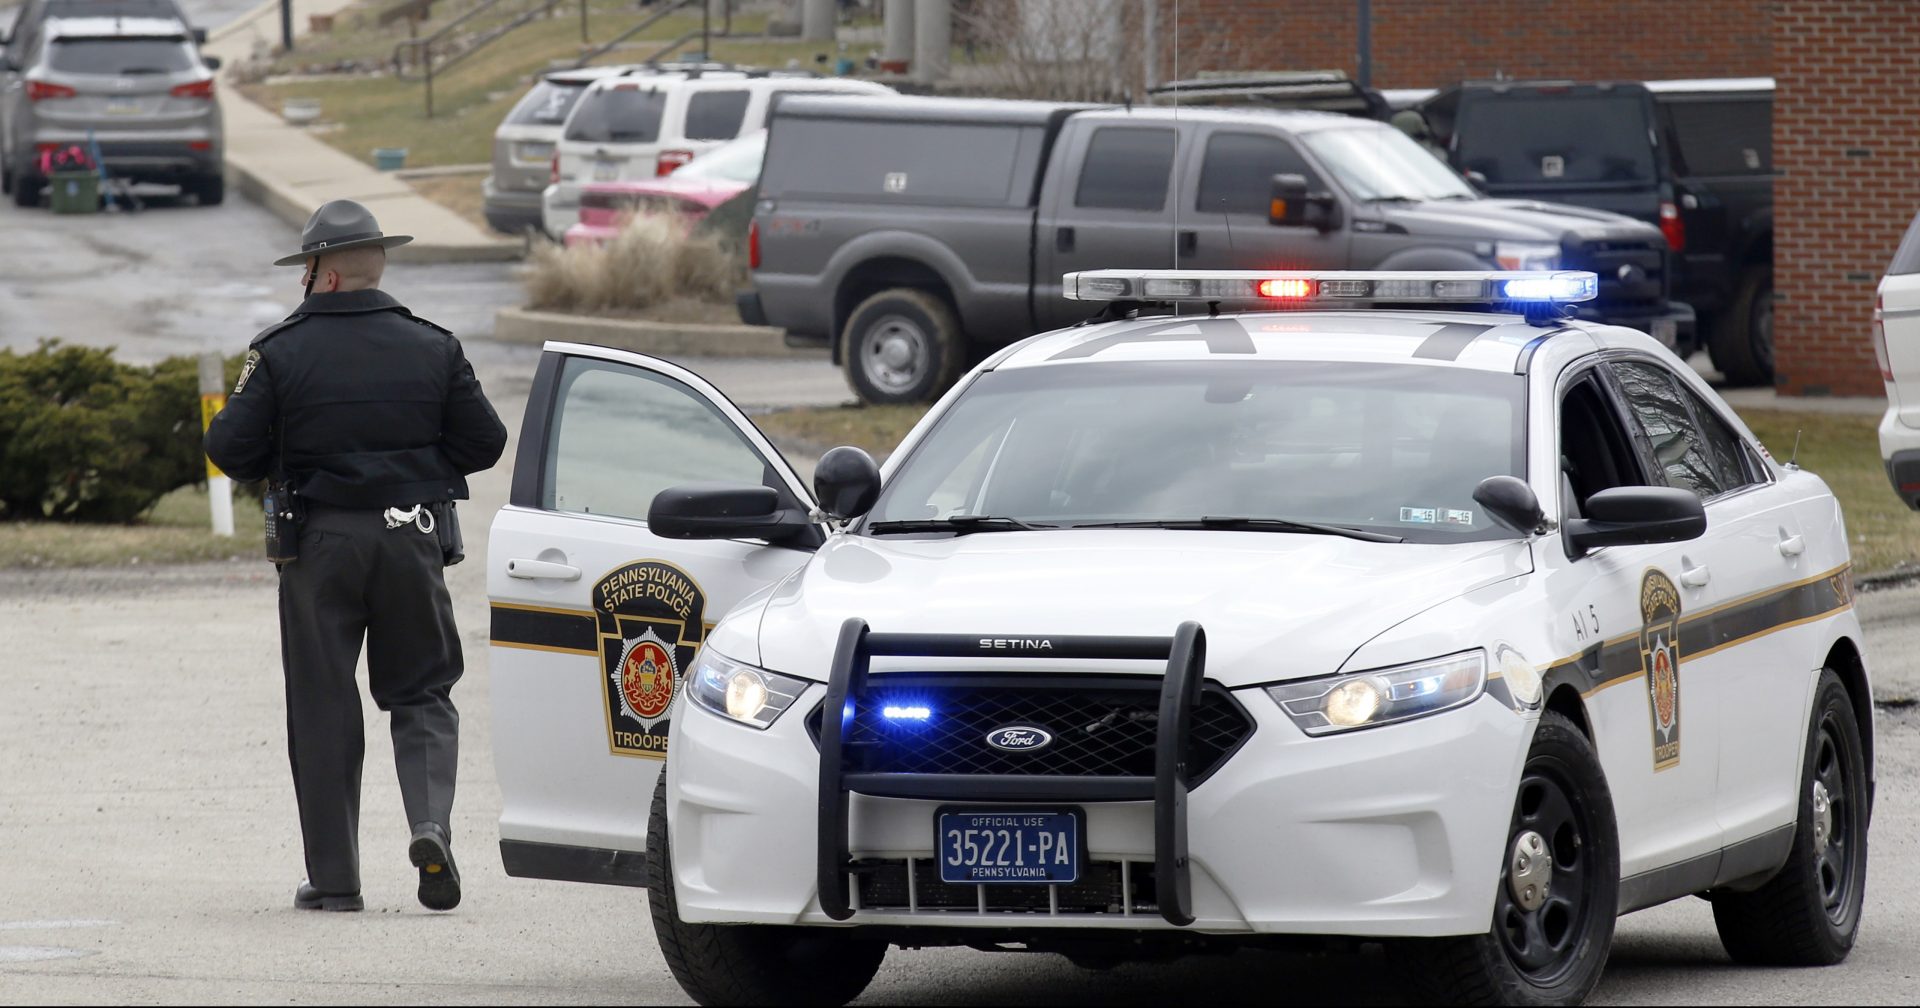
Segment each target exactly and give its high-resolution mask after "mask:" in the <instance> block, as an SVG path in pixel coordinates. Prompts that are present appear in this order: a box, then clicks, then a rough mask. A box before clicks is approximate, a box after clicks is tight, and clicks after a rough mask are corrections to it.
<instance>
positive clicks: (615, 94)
mask: <svg viewBox="0 0 1920 1008" xmlns="http://www.w3.org/2000/svg"><path fill="white" fill-rule="evenodd" d="M666 108H667V96H666V94H665V93H664V92H661V91H653V90H647V91H642V90H640V87H639V85H637V84H616V85H614V86H612V87H607V88H597V89H590V90H589V91H588V92H587V94H586V97H584V98H581V99H580V102H579V104H578V105H576V106H575V107H574V110H573V114H572V115H570V116H568V117H567V134H566V136H567V139H568V140H584V141H589V142H594V143H652V142H654V141H655V140H657V139H659V138H660V119H661V116H662V115H663V114H664V113H665V112H666Z"/></svg>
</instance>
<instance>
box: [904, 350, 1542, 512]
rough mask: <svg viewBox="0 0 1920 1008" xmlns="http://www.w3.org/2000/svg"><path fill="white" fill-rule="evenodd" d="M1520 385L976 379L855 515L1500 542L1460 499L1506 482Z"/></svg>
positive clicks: (1203, 373)
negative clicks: (1231, 521) (1218, 520)
mask: <svg viewBox="0 0 1920 1008" xmlns="http://www.w3.org/2000/svg"><path fill="white" fill-rule="evenodd" d="M1524 388H1525V386H1524V379H1523V378H1520V377H1518V376H1515V375H1512V374H1499V373H1491V372H1478V371H1474V372H1468V371H1462V370H1455V369H1451V368H1446V369H1441V368H1423V367H1417V366H1413V365H1404V364H1403V365H1389V364H1352V363H1345V362H1338V363H1336V362H1304V363H1303V362H1290V361H1289V362H1281V361H1249V360H1235V361H1231V362H1221V361H1213V360H1200V361H1169V362H1166V363H1163V364H1161V363H1157V364H1155V365H1154V366H1153V367H1151V368H1147V367H1141V366H1139V365H1137V364H1121V363H1116V364H1103V363H1081V364H1074V365H1072V366H1069V367H1034V368H1014V369H1009V370H1001V371H994V372H990V373H988V374H985V375H982V376H981V377H980V378H979V379H978V380H976V381H975V382H974V383H973V384H972V385H970V386H969V387H968V389H967V392H966V394H965V395H964V396H963V397H961V399H960V400H959V401H958V402H956V403H955V404H954V405H953V407H952V408H951V409H949V410H948V411H947V412H946V413H944V414H943V415H942V416H941V418H940V419H939V421H938V423H937V424H936V425H935V427H934V428H933V429H932V430H931V431H930V432H928V434H927V435H926V437H925V438H924V439H923V440H922V441H921V442H920V443H919V445H918V446H917V447H916V448H915V449H914V450H913V452H912V454H911V455H910V456H909V457H908V458H907V459H905V460H904V461H903V462H902V463H901V465H900V467H899V469H898V470H897V471H896V472H895V473H894V474H893V476H892V478H891V479H890V480H889V481H888V484H887V489H886V491H885V492H884V493H883V495H882V496H881V499H880V501H879V502H878V503H877V504H876V505H875V508H874V511H873V520H874V521H892V520H911V519H920V518H942V517H949V516H951V515H955V514H963V513H981V514H992V515H1001V516H1005V517H1011V518H1018V519H1021V520H1024V521H1031V522H1037V523H1044V524H1049V525H1064V526H1075V525H1097V524H1101V523H1110V522H1117V521H1118V522H1128V521H1162V520H1165V521H1182V520H1186V521H1191V520H1197V519H1199V518H1202V517H1207V516H1235V517H1251V518H1278V519H1293V520H1305V521H1315V522H1330V523H1334V524H1339V525H1347V526H1363V527H1369V528H1374V529H1377V530H1380V531H1385V532H1390V533H1392V534H1394V535H1399V536H1403V537H1405V538H1407V539H1409V540H1415V541H1424V542H1455V541H1461V540H1466V539H1491V538H1501V537H1505V536H1508V535H1510V534H1511V533H1510V532H1507V531H1506V530H1503V529H1501V528H1500V527H1499V526H1497V525H1496V524H1495V523H1494V522H1493V520H1492V519H1491V518H1490V517H1489V516H1488V515H1487V514H1486V513H1485V512H1484V511H1483V510H1482V509H1481V508H1480V507H1479V505H1477V504H1476V503H1474V500H1473V491H1474V488H1475V487H1477V486H1478V485H1479V484H1480V481H1481V480H1484V479H1486V478H1487V477H1489V476H1497V475H1518V474H1519V473H1520V472H1521V465H1522V456H1521V450H1522V448H1523V446H1524V438H1523V436H1522V433H1521V432H1522V428H1523V424H1522V423H1521V416H1522V413H1523V410H1524V407H1523V405H1522V402H1521V396H1522V394H1523V392H1524Z"/></svg>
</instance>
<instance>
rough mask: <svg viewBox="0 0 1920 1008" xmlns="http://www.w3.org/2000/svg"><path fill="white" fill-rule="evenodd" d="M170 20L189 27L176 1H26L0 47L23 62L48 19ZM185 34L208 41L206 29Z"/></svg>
mask: <svg viewBox="0 0 1920 1008" xmlns="http://www.w3.org/2000/svg"><path fill="white" fill-rule="evenodd" d="M79 17H104V18H151V17H157V18H172V19H173V20H176V21H179V22H180V23H181V24H190V23H191V21H190V20H189V19H188V17H187V12H186V10H185V9H184V8H182V7H181V6H180V4H179V0H26V3H24V4H21V5H20V9H19V13H17V14H16V15H14V19H13V25H12V27H10V28H8V29H7V31H6V32H5V33H4V34H0V45H4V46H5V47H6V49H7V54H8V55H10V56H14V57H16V61H17V62H24V60H23V59H19V57H22V56H23V55H24V53H25V51H26V46H27V45H29V44H31V43H32V42H34V41H35V30H36V29H38V28H39V27H40V25H41V24H43V23H44V22H46V21H47V20H48V19H49V18H79ZM187 33H188V34H189V35H191V36H192V37H193V41H194V44H195V45H199V44H202V43H204V42H206V41H207V30H206V29H205V28H189V29H187ZM16 44H17V45H18V48H16Z"/></svg>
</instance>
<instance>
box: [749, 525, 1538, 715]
mask: <svg viewBox="0 0 1920 1008" xmlns="http://www.w3.org/2000/svg"><path fill="white" fill-rule="evenodd" d="M1530 569H1531V560H1530V554H1529V552H1528V549H1527V546H1526V545H1525V544H1524V543H1522V542H1520V541H1518V540H1500V541H1494V542H1478V543H1461V544H1454V545H1416V544H1405V543H1403V544H1387V543H1366V542H1360V541H1357V540H1353V539H1347V538H1344V537H1340V536H1331V535H1292V534H1282V533H1269V532H1210V531H1173V530H1157V529H1151V530H1146V529H1142V530H1112V531H1106V530H1077V531H1059V532H1050V531H1036V532H994V533H976V534H973V535H966V536H958V537H946V538H931V539H924V538H923V539H901V538H894V537H886V538H875V537H869V536H855V535H840V536H835V537H833V538H832V539H831V540H829V541H828V542H827V544H826V545H825V546H823V547H822V548H821V549H820V551H819V553H818V554H817V555H816V556H815V557H814V558H813V560H812V561H810V562H809V563H808V564H807V565H806V566H805V567H803V568H802V569H801V570H800V571H799V572H797V573H796V574H795V575H793V576H792V577H791V578H789V579H788V580H786V581H785V582H783V583H782V584H781V585H780V586H779V587H778V588H776V589H775V590H774V591H773V592H771V593H770V594H769V595H767V596H765V597H764V602H761V603H757V605H758V607H759V611H758V616H759V633H758V635H757V636H758V641H759V648H758V650H759V654H758V655H757V656H755V655H745V654H739V655H734V657H737V658H741V659H744V660H750V661H751V660H757V661H758V662H759V663H760V664H762V665H764V666H765V667H767V668H769V669H773V670H775V671H780V672H786V673H789V674H792V675H799V676H803V677H806V678H809V679H815V680H824V679H826V677H827V670H828V668H829V667H830V665H831V663H832V658H833V651H834V644H835V641H836V639H837V637H838V636H839V632H840V626H841V624H842V623H844V622H845V621H846V620H847V619H848V618H850V617H859V618H860V619H863V620H866V622H867V625H868V626H869V627H870V628H871V629H872V630H873V631H875V632H880V633H939V634H965V635H968V636H978V637H985V638H1045V637H1048V636H1049V635H1055V636H1060V635H1070V634H1071V635H1112V636H1171V635H1172V634H1173V632H1174V629H1175V628H1176V627H1177V626H1179V624H1180V623H1181V622H1183V621H1186V620H1198V621H1199V622H1200V624H1201V626H1202V627H1203V628H1204V629H1205V631H1206V637H1207V674H1208V677H1209V678H1212V679H1214V680H1216V681H1218V682H1220V683H1222V684H1223V685H1227V686H1230V687H1237V686H1246V685H1251V684H1254V683H1260V682H1271V681H1274V680H1278V679H1296V678H1303V677H1308V676H1316V675H1325V674H1327V673H1331V672H1334V671H1336V670H1337V669H1339V667H1340V665H1341V663H1342V662H1344V661H1345V660H1346V659H1347V657H1348V656H1349V655H1351V654H1352V653H1353V651H1354V650H1355V649H1356V648H1358V647H1359V646H1360V645H1362V644H1364V643H1366V642H1367V641H1368V640H1370V639H1371V638H1373V637H1375V636H1377V635H1379V634H1380V633H1381V632H1382V631H1384V630H1387V629H1389V628H1391V627H1392V626H1394V625H1395V624H1397V623H1399V622H1401V621H1402V620H1405V619H1407V618H1408V617H1411V616H1413V615H1415V614H1417V613H1419V612H1421V611H1423V610H1425V609H1428V608H1430V607H1432V606H1435V605H1438V604H1440V603H1442V602H1446V601H1448V600H1450V599H1453V598H1455V597H1458V596H1459V595H1461V594H1464V593H1466V592H1468V591H1471V590H1473V589H1475V588H1479V587H1482V586H1485V585H1488V584H1492V583H1494V582H1497V581H1501V580H1505V579H1507V578H1512V577H1518V576H1520V575H1522V574H1525V573H1526V572H1527V571H1528V570H1530ZM754 608H755V604H750V605H748V606H746V607H743V608H742V609H741V610H738V611H736V612H735V613H733V614H732V615H730V616H729V617H728V619H727V621H726V622H727V623H728V624H732V626H730V627H728V628H727V629H728V630H729V631H731V632H729V633H726V634H724V635H723V636H724V637H725V638H728V639H731V640H733V641H740V637H739V632H740V630H742V629H745V628H744V627H742V626H741V624H740V622H739V621H741V620H749V621H750V620H752V619H753V618H754V616H755V615H756V614H755V612H754ZM749 625H750V624H749ZM1464 643H1471V642H1464ZM722 650H725V648H724V647H723V648H722ZM1031 653H1032V652H1015V651H1007V650H1001V651H999V652H998V655H999V657H998V658H995V657H991V656H992V655H993V654H994V652H992V651H988V652H985V654H987V655H988V656H989V657H986V658H983V659H981V660H980V661H977V662H974V661H969V662H963V663H962V664H963V665H967V666H972V667H986V668H996V667H997V668H1004V667H1005V662H1006V656H1007V655H1009V654H1031ZM913 664H915V665H916V666H917V667H923V668H931V667H932V663H927V662H919V663H913ZM1049 664H1050V665H1051V664H1055V663H1049ZM1058 664H1061V665H1063V666H1065V665H1066V663H1058ZM941 665H942V667H953V665H952V663H951V662H943V663H941ZM1084 668H1085V670H1086V671H1100V670H1104V671H1112V669H1111V668H1110V667H1108V668H1105V669H1101V668H1099V667H1098V666H1097V665H1094V664H1092V663H1088V664H1086V665H1085V666H1084ZM878 670H881V666H879V665H878V664H876V671H878Z"/></svg>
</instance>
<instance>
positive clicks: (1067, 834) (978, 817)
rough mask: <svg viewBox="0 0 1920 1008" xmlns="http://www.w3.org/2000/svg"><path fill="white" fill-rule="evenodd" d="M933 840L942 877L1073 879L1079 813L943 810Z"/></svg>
mask: <svg viewBox="0 0 1920 1008" xmlns="http://www.w3.org/2000/svg"><path fill="white" fill-rule="evenodd" d="M934 841H935V845H936V846H937V847H938V848H939V850H940V881H942V882H958V883H963V884H971V883H975V882H1027V883H1034V882H1073V881H1075V880H1077V879H1079V877H1080V817H1079V816H1077V815H1075V814H1074V813H1072V812H1032V811H1028V810H1026V809H1010V810H1004V811H996V810H993V809H970V810H968V811H965V812H941V813H939V817H938V823H937V828H936V829H935V831H934Z"/></svg>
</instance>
